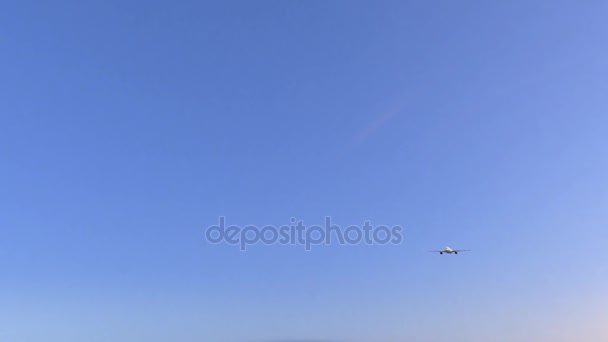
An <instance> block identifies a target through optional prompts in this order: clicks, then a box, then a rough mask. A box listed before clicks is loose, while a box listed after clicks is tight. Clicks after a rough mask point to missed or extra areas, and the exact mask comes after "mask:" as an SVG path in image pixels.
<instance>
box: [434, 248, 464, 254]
mask: <svg viewBox="0 0 608 342" xmlns="http://www.w3.org/2000/svg"><path fill="white" fill-rule="evenodd" d="M468 251H470V249H452V248H450V247H445V249H444V250H442V251H431V252H433V253H439V254H443V253H447V254H452V253H454V254H458V252H468Z"/></svg>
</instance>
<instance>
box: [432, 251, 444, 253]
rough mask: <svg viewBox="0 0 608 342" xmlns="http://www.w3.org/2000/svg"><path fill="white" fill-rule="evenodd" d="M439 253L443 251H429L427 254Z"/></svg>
mask: <svg viewBox="0 0 608 342" xmlns="http://www.w3.org/2000/svg"><path fill="white" fill-rule="evenodd" d="M441 252H445V251H429V253H441Z"/></svg>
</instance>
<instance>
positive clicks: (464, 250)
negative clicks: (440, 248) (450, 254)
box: [454, 249, 471, 252]
mask: <svg viewBox="0 0 608 342" xmlns="http://www.w3.org/2000/svg"><path fill="white" fill-rule="evenodd" d="M470 251H471V250H470V249H455V250H454V252H470Z"/></svg>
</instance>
